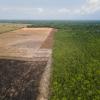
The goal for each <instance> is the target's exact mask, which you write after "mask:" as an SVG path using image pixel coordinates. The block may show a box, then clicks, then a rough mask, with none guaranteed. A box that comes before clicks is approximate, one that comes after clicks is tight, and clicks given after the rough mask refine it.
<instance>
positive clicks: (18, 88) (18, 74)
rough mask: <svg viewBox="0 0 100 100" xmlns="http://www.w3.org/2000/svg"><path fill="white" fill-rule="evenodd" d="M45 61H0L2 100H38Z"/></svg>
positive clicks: (0, 91) (0, 98)
mask: <svg viewBox="0 0 100 100" xmlns="http://www.w3.org/2000/svg"><path fill="white" fill-rule="evenodd" d="M46 63H47V62H45V61H39V62H38V61H37V62H27V61H18V60H7V59H6V60H5V59H1V60H0V100H36V98H37V95H38V94H39V91H38V87H39V82H40V79H41V76H42V73H43V72H44V68H45V66H46Z"/></svg>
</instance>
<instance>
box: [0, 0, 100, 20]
mask: <svg viewBox="0 0 100 100" xmlns="http://www.w3.org/2000/svg"><path fill="white" fill-rule="evenodd" d="M0 19H9V20H11V19H18V20H25V19H26V20H100V0H0Z"/></svg>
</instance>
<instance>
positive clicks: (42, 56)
mask: <svg viewBox="0 0 100 100" xmlns="http://www.w3.org/2000/svg"><path fill="white" fill-rule="evenodd" d="M52 34H53V29H52V28H21V29H18V30H14V31H10V32H6V33H3V34H0V80H1V82H0V100H36V99H37V98H39V96H42V95H41V92H42V90H41V91H40V89H41V84H44V81H42V79H43V78H42V77H43V75H44V74H45V72H46V69H48V67H47V65H48V61H49V60H50V59H51V53H52V37H53V36H52ZM47 43H50V45H48V44H47ZM46 75H47V74H46ZM48 75H49V74H48ZM44 78H45V77H44ZM45 81H46V78H45ZM46 84H47V83H46ZM43 96H44V95H43ZM39 100H40V99H39Z"/></svg>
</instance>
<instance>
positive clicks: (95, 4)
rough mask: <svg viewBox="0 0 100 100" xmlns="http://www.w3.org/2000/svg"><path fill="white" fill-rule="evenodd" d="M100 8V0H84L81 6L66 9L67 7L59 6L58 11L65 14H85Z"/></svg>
mask: <svg viewBox="0 0 100 100" xmlns="http://www.w3.org/2000/svg"><path fill="white" fill-rule="evenodd" d="M99 10H100V0H86V3H85V4H84V5H82V6H81V8H76V9H68V8H61V9H59V10H58V12H59V13H65V14H71V15H72V14H80V15H86V14H91V13H95V12H96V11H99Z"/></svg>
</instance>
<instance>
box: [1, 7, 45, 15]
mask: <svg viewBox="0 0 100 100" xmlns="http://www.w3.org/2000/svg"><path fill="white" fill-rule="evenodd" d="M0 11H2V12H13V11H14V12H22V13H35V14H37V13H43V12H44V9H43V8H32V7H0Z"/></svg>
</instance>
